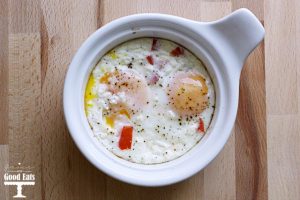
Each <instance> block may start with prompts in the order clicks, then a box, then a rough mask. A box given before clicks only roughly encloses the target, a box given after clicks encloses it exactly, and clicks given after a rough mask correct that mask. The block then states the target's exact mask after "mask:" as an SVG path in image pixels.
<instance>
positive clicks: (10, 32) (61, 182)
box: [0, 0, 300, 200]
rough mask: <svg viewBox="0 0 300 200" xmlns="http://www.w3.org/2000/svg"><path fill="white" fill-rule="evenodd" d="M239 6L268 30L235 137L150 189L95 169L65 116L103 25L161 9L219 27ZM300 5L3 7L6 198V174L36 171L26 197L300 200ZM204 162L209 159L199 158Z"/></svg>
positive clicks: (1, 118)
mask: <svg viewBox="0 0 300 200" xmlns="http://www.w3.org/2000/svg"><path fill="white" fill-rule="evenodd" d="M240 7H247V8H249V9H250V10H252V11H253V12H254V13H255V14H256V16H257V17H258V18H259V19H260V20H261V22H262V23H263V24H264V26H265V29H266V37H265V40H264V42H263V43H262V44H261V45H260V46H259V47H258V48H256V49H255V51H254V52H253V53H252V54H251V55H250V57H249V58H248V59H247V62H246V63H245V66H244V69H243V71H242V75H241V85H240V103H239V111H238V116H237V120H236V124H235V127H234V130H233V133H232V135H231V137H230V139H229V141H228V143H227V144H226V146H225V148H224V149H223V151H222V152H221V154H219V156H218V157H217V158H216V159H215V160H214V161H213V162H212V163H211V164H210V165H209V166H208V167H207V168H205V170H203V171H201V172H199V173H198V174H197V175H195V176H193V177H192V178H190V179H188V180H186V181H183V182H181V183H178V184H175V185H171V186H166V187H160V188H145V187H137V186H132V185H128V184H125V183H122V182H119V181H116V180H114V179H112V178H110V177H108V176H106V175H105V174H103V173H102V172H100V171H98V170H97V169H96V168H95V167H93V166H92V165H91V164H90V163H89V162H88V161H87V160H86V159H85V158H84V157H83V155H82V154H81V153H80V152H79V150H78V149H77V147H76V146H75V144H74V142H73V141H72V139H71V137H70V135H69V133H68V130H67V128H66V124H65V121H64V117H63V109H62V91H63V83H64V77H65V73H66V70H67V68H68V65H69V63H70V61H71V59H72V56H73V55H74V53H75V51H76V49H77V48H78V47H79V46H80V45H81V43H82V42H83V41H84V40H85V39H86V38H87V37H88V36H89V35H90V34H91V33H93V32H94V31H95V30H96V29H98V28H99V27H101V26H102V25H104V24H105V23H107V22H109V21H111V20H113V19H115V18H118V17H121V16H125V15H128V14H132V13H140V12H159V13H168V14H173V15H178V16H182V17H186V18H189V19H194V20H201V21H211V20H215V19H218V18H221V17H223V16H225V15H227V14H229V13H230V12H232V11H233V10H236V9H238V8H240ZM299 8H300V1H299V0H276V1H272V0H264V1H263V0H231V1H230V0H227V1H221V0H219V1H218V0H214V1H213V0H207V1H204V0H148V1H147V0H86V1H83V0H36V1H33V0H0V64H1V65H0V80H1V83H0V179H1V180H0V199H1V200H2V199H12V196H13V195H15V194H16V188H15V187H12V186H4V185H3V174H4V172H5V170H6V169H7V168H8V167H12V166H17V165H18V163H21V166H30V167H32V171H33V172H34V173H35V175H36V184H35V186H32V187H29V186H28V187H24V188H23V193H24V195H26V196H27V199H43V200H50V199H68V200H69V199H75V200H76V199H85V200H87V199H133V200H134V199H151V200H154V199H155V200H156V199H182V200H186V199H208V200H214V199H216V200H221V199H228V200H234V199H237V200H247V199H249V200H250V199H278V200H286V199H291V200H299V199H300V155H299V154H300V125H299V120H300V111H299V110H300V59H299V58H300V54H299V51H300V37H299V36H300V12H299ZM199 156H201V155H199Z"/></svg>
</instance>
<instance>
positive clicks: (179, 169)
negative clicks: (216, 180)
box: [63, 9, 264, 186]
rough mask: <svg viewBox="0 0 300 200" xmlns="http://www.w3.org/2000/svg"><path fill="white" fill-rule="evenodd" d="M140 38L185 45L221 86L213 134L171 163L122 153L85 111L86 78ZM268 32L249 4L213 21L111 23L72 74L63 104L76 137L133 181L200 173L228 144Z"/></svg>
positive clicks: (105, 165)
mask: <svg viewBox="0 0 300 200" xmlns="http://www.w3.org/2000/svg"><path fill="white" fill-rule="evenodd" d="M138 37H158V38H165V39H169V40H172V41H175V42H177V43H179V44H181V45H183V46H184V47H186V48H187V49H189V50H190V51H192V52H193V53H194V54H195V55H196V56H198V57H199V58H200V59H201V60H202V61H203V62H204V63H205V64H206V67H207V69H208V71H209V73H210V75H211V77H212V79H213V82H214V85H215V90H216V110H215V114H214V117H213V121H212V124H211V126H210V128H209V129H208V131H207V133H206V134H205V136H204V137H203V139H202V140H201V141H200V142H199V143H198V144H197V145H196V146H195V147H194V148H192V149H191V150H190V151H189V152H187V153H186V154H184V155H183V156H181V157H180V158H178V159H175V160H173V161H170V162H167V163H162V164H155V165H142V164H136V163H131V162H128V161H125V160H123V159H120V158H118V157H117V156H115V155H114V154H112V153H111V152H109V151H108V150H106V149H105V148H104V147H103V146H102V145H101V144H100V143H99V142H98V141H96V140H95V139H94V138H93V133H92V131H91V129H90V127H89V124H88V121H87V118H86V116H85V112H84V91H85V87H86V83H87V80H88V77H89V75H90V72H91V70H92V69H93V67H94V66H95V64H96V63H97V61H98V60H99V59H100V58H101V57H102V56H103V55H104V54H105V53H106V52H108V51H109V50H110V49H112V48H113V47H115V46H117V45H118V44H120V43H122V42H124V41H127V40H130V39H133V38H138ZM263 37H264V28H263V26H262V25H261V24H260V22H259V21H258V19H257V18H256V17H255V16H254V15H253V14H252V13H251V12H250V11H249V10H247V9H240V10H237V11H235V12H233V13H232V14H230V15H229V16H227V17H225V18H223V19H221V20H218V21H215V22H210V23H201V22H197V21H192V20H188V19H184V18H180V17H176V16H171V15H164V14H136V15H131V16H127V17H123V18H120V19H117V20H114V21H112V22H110V23H108V24H106V25H105V26H103V27H101V28H100V29H98V30H97V31H96V32H95V33H93V34H92V35H91V36H90V37H89V38H88V39H87V40H86V41H85V42H84V43H83V44H82V46H81V47H80V48H79V50H78V51H77V53H76V55H75V56H74V58H73V60H72V62H71V64H70V67H69V70H68V72H67V75H66V79H65V85H64V94H63V101H64V102H63V105H64V114H65V119H66V123H67V125H68V128H69V131H70V134H71V136H72V138H73V139H74V141H75V143H76V145H77V146H78V148H79V149H80V150H81V152H82V153H83V154H84V155H85V157H86V158H87V159H88V160H89V161H90V162H91V163H92V164H93V165H95V166H96V167H97V168H98V169H100V170H101V171H103V172H105V173H106V174H108V175H110V176H112V177H114V178H116V179H119V180H121V181H124V182H127V183H131V184H136V185H143V186H162V185H168V184H172V183H175V182H178V181H181V180H184V179H186V178H188V177H190V176H192V175H194V174H195V173H197V172H199V171H200V170H202V169H203V168H204V167H205V166H206V165H207V164H208V163H209V162H211V161H212V160H213V159H214V158H215V157H216V155H217V154H218V153H219V152H220V151H221V149H222V148H223V146H224V145H225V143H226V141H227V139H228V137H229V135H230V132H231V130H232V127H233V125H234V121H235V118H236V113H237V106H238V88H239V77H240V72H241V69H242V66H243V63H244V60H245V58H246V57H247V56H248V55H249V53H250V52H251V51H252V50H253V49H254V48H255V47H256V46H257V45H258V43H259V42H260V41H261V40H262V39H263Z"/></svg>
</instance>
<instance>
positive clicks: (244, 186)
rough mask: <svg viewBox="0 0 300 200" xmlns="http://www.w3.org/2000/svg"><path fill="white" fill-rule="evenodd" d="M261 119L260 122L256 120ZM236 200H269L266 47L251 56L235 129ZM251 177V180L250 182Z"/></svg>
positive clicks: (243, 77)
mask: <svg viewBox="0 0 300 200" xmlns="http://www.w3.org/2000/svg"><path fill="white" fill-rule="evenodd" d="M257 119H259V120H257ZM235 131H236V134H235V150H236V157H235V160H236V186H237V190H236V191H237V193H236V195H237V196H236V197H237V199H245V200H246V199H267V197H268V193H267V155H266V154H267V145H266V137H267V130H266V104H265V68H264V45H263V43H262V44H261V45H259V46H258V47H257V48H256V50H255V51H254V52H252V54H251V55H250V56H249V57H248V59H247V61H246V63H245V66H244V68H243V70H242V74H241V81H240V101H239V107H238V115H237V120H236V126H235ZM249 177H252V178H251V179H249Z"/></svg>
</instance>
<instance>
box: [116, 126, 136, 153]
mask: <svg viewBox="0 0 300 200" xmlns="http://www.w3.org/2000/svg"><path fill="white" fill-rule="evenodd" d="M132 132H133V127H132V126H123V128H122V131H121V136H120V140H119V148H120V149H121V150H125V149H131V144H132Z"/></svg>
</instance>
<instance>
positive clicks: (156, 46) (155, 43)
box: [151, 38, 159, 51]
mask: <svg viewBox="0 0 300 200" xmlns="http://www.w3.org/2000/svg"><path fill="white" fill-rule="evenodd" d="M158 48H159V43H158V41H157V39H156V38H153V40H152V46H151V51H157V50H158Z"/></svg>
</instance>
